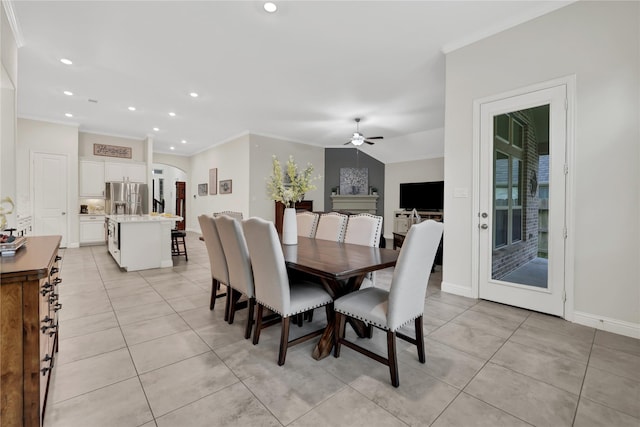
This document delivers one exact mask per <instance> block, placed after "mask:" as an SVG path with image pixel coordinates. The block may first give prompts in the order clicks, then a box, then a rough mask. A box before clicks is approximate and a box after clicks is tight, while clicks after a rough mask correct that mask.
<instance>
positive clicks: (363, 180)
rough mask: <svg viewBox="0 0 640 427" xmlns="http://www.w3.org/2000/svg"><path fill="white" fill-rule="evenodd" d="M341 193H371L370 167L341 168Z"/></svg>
mask: <svg viewBox="0 0 640 427" xmlns="http://www.w3.org/2000/svg"><path fill="white" fill-rule="evenodd" d="M340 194H341V195H344V196H346V195H349V194H352V195H355V194H369V169H367V168H340Z"/></svg>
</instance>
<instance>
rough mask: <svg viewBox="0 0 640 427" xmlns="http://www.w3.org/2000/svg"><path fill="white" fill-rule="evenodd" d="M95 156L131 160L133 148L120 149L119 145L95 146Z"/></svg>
mask: <svg viewBox="0 0 640 427" xmlns="http://www.w3.org/2000/svg"><path fill="white" fill-rule="evenodd" d="M93 155H94V156H107V157H118V158H120V159H130V158H131V147H119V146H117V145H107V144H93Z"/></svg>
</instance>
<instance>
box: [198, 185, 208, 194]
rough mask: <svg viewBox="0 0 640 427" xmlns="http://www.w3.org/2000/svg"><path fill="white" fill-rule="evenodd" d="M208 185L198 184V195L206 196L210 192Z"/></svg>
mask: <svg viewBox="0 0 640 427" xmlns="http://www.w3.org/2000/svg"><path fill="white" fill-rule="evenodd" d="M207 187H208V185H207V184H206V183H205V184H198V196H206V195H207V192H208V188H207Z"/></svg>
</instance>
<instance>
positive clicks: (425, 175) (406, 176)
mask: <svg viewBox="0 0 640 427" xmlns="http://www.w3.org/2000/svg"><path fill="white" fill-rule="evenodd" d="M443 179H444V158H442V157H440V158H437V159H424V160H413V161H410V162H399V163H389V164H386V165H385V169H384V236H385V238H387V239H392V238H393V234H392V233H393V221H394V219H395V215H394V212H395V211H397V210H399V209H400V184H401V183H403V182H426V181H442V180H443ZM445 221H446V219H445Z"/></svg>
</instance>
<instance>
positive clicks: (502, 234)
mask: <svg viewBox="0 0 640 427" xmlns="http://www.w3.org/2000/svg"><path fill="white" fill-rule="evenodd" d="M495 218H496V225H495V227H494V228H493V229H494V233H493V245H494V247H496V248H499V247H501V246H504V245H506V244H507V227H508V225H509V211H508V210H496V212H495Z"/></svg>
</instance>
